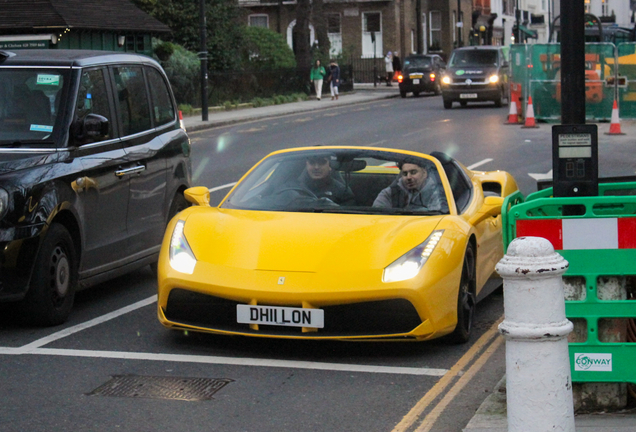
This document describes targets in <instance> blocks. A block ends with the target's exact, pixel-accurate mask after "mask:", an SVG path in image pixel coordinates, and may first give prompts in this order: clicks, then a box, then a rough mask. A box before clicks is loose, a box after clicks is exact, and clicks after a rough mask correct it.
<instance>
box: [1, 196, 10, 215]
mask: <svg viewBox="0 0 636 432" xmlns="http://www.w3.org/2000/svg"><path fill="white" fill-rule="evenodd" d="M8 209H9V194H8V193H7V191H6V190H4V189H0V219H2V218H3V217H4V215H5V214H7V210H8Z"/></svg>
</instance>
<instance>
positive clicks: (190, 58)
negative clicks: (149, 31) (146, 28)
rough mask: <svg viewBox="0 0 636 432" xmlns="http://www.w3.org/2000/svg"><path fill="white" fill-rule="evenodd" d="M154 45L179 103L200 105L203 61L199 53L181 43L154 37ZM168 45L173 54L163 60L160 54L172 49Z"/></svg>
mask: <svg viewBox="0 0 636 432" xmlns="http://www.w3.org/2000/svg"><path fill="white" fill-rule="evenodd" d="M152 45H153V51H155V57H156V58H157V60H158V61H159V63H161V66H162V67H163V69H164V70H165V71H166V75H167V76H168V80H169V81H170V85H171V86H172V91H173V92H174V97H175V99H176V100H177V103H178V104H191V105H198V101H199V100H200V96H201V95H200V79H199V76H200V71H201V61H200V60H199V58H198V57H197V55H196V54H195V53H192V52H190V51H188V50H186V49H185V48H183V47H182V46H180V45H176V44H172V43H164V42H162V41H161V40H159V39H153V41H152ZM166 46H170V48H171V49H172V54H171V55H170V56H169V58H168V59H166V60H162V59H161V57H160V55H161V56H164V55H165V54H166V53H167V52H169V51H170V48H166ZM160 47H161V48H160ZM157 51H158V52H157Z"/></svg>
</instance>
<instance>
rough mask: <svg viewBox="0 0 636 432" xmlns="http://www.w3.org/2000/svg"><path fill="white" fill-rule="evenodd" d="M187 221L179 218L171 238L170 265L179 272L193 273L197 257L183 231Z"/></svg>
mask: <svg viewBox="0 0 636 432" xmlns="http://www.w3.org/2000/svg"><path fill="white" fill-rule="evenodd" d="M184 225H185V221H182V220H179V221H177V224H176V225H175V227H174V231H172V237H171V238H170V266H171V267H172V268H173V269H175V270H176V271H178V272H181V273H187V274H192V272H194V266H195V265H196V263H197V259H196V258H195V257H194V254H193V253H192V249H190V245H189V244H188V241H187V240H186V238H185V235H184V233H183V227H184Z"/></svg>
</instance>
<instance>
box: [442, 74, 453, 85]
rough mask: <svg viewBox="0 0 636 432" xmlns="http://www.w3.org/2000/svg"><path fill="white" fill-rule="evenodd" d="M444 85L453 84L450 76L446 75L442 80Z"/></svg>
mask: <svg viewBox="0 0 636 432" xmlns="http://www.w3.org/2000/svg"><path fill="white" fill-rule="evenodd" d="M442 83H443V84H450V83H451V79H450V77H449V76H448V75H444V78H442Z"/></svg>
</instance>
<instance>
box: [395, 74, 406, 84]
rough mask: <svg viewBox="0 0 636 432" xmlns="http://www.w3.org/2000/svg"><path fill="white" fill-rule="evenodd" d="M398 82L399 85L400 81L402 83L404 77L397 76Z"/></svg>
mask: <svg viewBox="0 0 636 432" xmlns="http://www.w3.org/2000/svg"><path fill="white" fill-rule="evenodd" d="M397 78H398V82H399V83H401V82H402V81H404V75H402V74H398V77H397Z"/></svg>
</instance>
